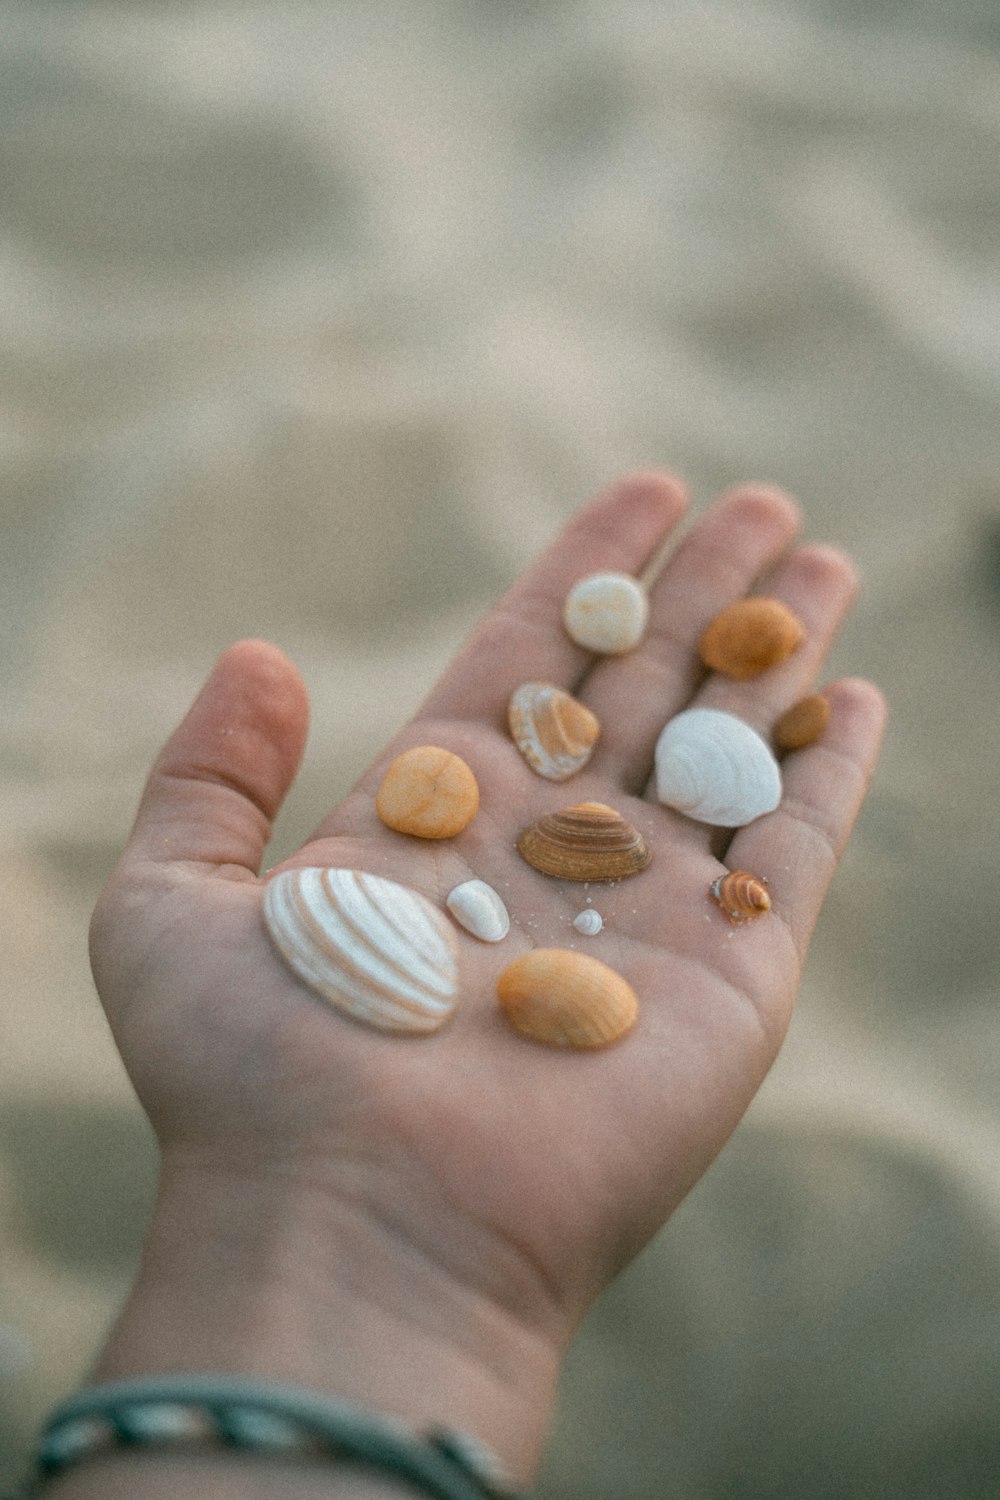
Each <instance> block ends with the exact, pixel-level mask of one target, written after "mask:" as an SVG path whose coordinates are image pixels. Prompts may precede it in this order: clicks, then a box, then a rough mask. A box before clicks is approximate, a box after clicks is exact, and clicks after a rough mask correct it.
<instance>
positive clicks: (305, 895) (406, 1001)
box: [264, 867, 458, 1032]
mask: <svg viewBox="0 0 1000 1500" xmlns="http://www.w3.org/2000/svg"><path fill="white" fill-rule="evenodd" d="M264 923H265V926H266V928H267V931H268V934H269V936H270V938H271V940H272V942H273V943H274V945H275V947H276V948H277V950H278V952H279V953H280V954H281V956H282V958H283V959H284V960H285V962H286V963H287V964H288V967H289V968H290V969H291V970H292V972H293V973H294V974H295V975H296V976H297V977H298V978H299V979H301V980H302V981H303V983H304V984H306V985H308V986H309V988H310V989H312V990H314V991H315V992H316V993H317V994H318V995H322V997H323V998H324V999H325V1000H328V1001H329V1002H330V1004H331V1005H334V1006H336V1007H337V1009H339V1010H342V1011H345V1012H346V1013H347V1014H348V1015H351V1016H353V1017H354V1018H355V1020H358V1021H365V1022H367V1024H368V1025H370V1026H376V1027H378V1028H379V1029H380V1030H382V1031H397V1032H427V1031H436V1030H437V1029H438V1027H440V1026H443V1025H444V1023H445V1022H446V1021H447V1020H448V1018H449V1017H450V1015H451V1013H452V1011H453V1010H454V1008H455V1002H456V1000H457V999H458V962H457V958H456V952H457V945H456V940H455V935H454V933H453V932H452V930H451V928H450V927H449V925H448V922H447V920H446V919H445V917H444V916H443V914H442V913H441V912H439V911H438V910H437V909H436V908H435V907H434V906H432V905H431V903H430V902H429V901H427V900H425V899H424V897H423V896H421V895H418V893H417V892H416V891H411V890H410V889H409V888H408V887H407V886H403V885H397V883H396V882H395V881H394V880H386V879H384V878H383V877H382V876H381V875H369V874H366V873H365V872H364V871H361V870H331V869H318V868H314V867H309V868H307V869H301V870H283V871H282V872H281V873H280V874H279V875H275V876H274V878H273V879H272V880H271V881H270V882H269V884H268V886H267V888H266V890H265V892H264Z"/></svg>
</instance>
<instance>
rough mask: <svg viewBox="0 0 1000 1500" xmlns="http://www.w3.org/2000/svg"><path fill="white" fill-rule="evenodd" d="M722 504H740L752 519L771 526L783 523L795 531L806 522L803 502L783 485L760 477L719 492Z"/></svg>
mask: <svg viewBox="0 0 1000 1500" xmlns="http://www.w3.org/2000/svg"><path fill="white" fill-rule="evenodd" d="M719 504H721V505H737V506H738V507H739V508H740V510H741V511H742V512H743V514H744V515H746V516H747V518H748V519H755V520H757V521H759V522H760V523H762V524H765V525H768V526H774V525H783V526H784V528H785V529H786V530H787V531H788V532H789V533H790V534H792V535H794V533H795V532H796V531H797V530H798V529H799V527H800V526H801V525H802V507H801V505H800V504H799V502H798V501H797V500H796V498H795V496H794V495H792V494H790V493H789V492H788V490H785V489H782V488H781V486H780V485H776V484H762V483H759V482H756V481H750V482H746V483H743V484H737V485H733V486H731V487H730V488H729V489H727V490H724V491H723V492H722V494H721V495H720V496H719Z"/></svg>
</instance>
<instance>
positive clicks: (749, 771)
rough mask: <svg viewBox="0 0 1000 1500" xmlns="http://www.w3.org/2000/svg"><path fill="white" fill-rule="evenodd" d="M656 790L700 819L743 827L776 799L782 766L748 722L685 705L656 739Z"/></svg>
mask: <svg viewBox="0 0 1000 1500" xmlns="http://www.w3.org/2000/svg"><path fill="white" fill-rule="evenodd" d="M655 758H656V795H657V796H658V797H659V799H660V801H661V802H664V803H666V805H667V806H668V807H673V808H676V809H677V811H678V812H682V813H686V814H687V816H688V817H689V818H695V819H696V820H697V821H698V822H699V823H712V824H715V825H717V826H718V827H720V828H742V827H743V825H744V824H745V823H751V822H753V820H754V818H759V817H760V816H761V814H762V813H769V812H773V811H774V809H775V808H776V807H777V805H778V803H779V802H780V801H781V771H780V769H779V767H778V762H777V761H776V760H775V758H774V756H773V755H772V754H771V751H770V748H769V747H768V745H767V744H766V742H765V741H764V740H762V739H761V737H760V735H759V734H757V732H756V731H755V730H753V729H751V728H750V725H749V724H746V723H744V721H743V720H742V719H738V718H736V716H735V715H734V714H727V713H723V712H722V711H721V710H720V709H715V708H689V709H687V710H686V711H685V712H684V713H681V714H678V715H677V716H676V718H673V719H670V720H669V721H668V723H667V724H666V725H665V726H664V728H663V729H662V731H661V732H660V737H659V739H658V740H657V742H656V757H655Z"/></svg>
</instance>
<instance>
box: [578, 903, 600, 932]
mask: <svg viewBox="0 0 1000 1500" xmlns="http://www.w3.org/2000/svg"><path fill="white" fill-rule="evenodd" d="M573 926H574V927H575V928H576V930H577V932H582V933H583V934H584V936H585V937H596V936H597V934H598V933H599V932H600V930H601V928H602V927H603V926H604V918H603V917H602V916H601V914H600V912H599V911H597V910H596V909H595V908H594V907H593V906H588V907H587V908H586V910H584V911H579V912H577V914H576V916H575V917H574V918H573Z"/></svg>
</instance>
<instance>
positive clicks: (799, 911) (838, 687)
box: [725, 677, 886, 955]
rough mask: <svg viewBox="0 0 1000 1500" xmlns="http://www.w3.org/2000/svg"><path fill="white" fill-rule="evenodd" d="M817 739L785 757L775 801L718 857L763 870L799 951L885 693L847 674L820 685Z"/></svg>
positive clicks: (853, 802) (869, 761)
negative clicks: (822, 717) (822, 712)
mask: <svg viewBox="0 0 1000 1500" xmlns="http://www.w3.org/2000/svg"><path fill="white" fill-rule="evenodd" d="M823 691H824V696H825V697H826V698H828V699H829V702H830V709H831V712H830V721H829V723H828V725H827V727H826V729H825V730H824V733H823V737H822V739H821V740H820V741H819V742H818V743H817V744H815V745H812V746H810V747H809V748H808V749H806V750H797V751H794V752H793V753H792V754H790V755H789V756H787V757H786V759H785V762H784V766H783V780H784V790H783V792H782V798H781V805H780V806H779V807H778V809H777V810H776V811H775V812H773V813H770V814H768V815H767V816H766V817H763V818H759V819H757V821H756V822H754V823H749V824H748V825H747V826H746V827H745V828H741V829H739V830H738V831H737V833H736V834H735V835H734V836H733V838H732V840H731V842H730V844H729V849H728V852H727V853H726V855H725V863H726V864H727V865H728V866H729V868H730V869H731V870H735V869H743V870H752V871H753V872H754V873H755V874H760V875H765V876H766V877H767V880H768V883H769V889H770V893H771V898H772V901H773V903H774V911H775V913H777V914H779V915H781V917H782V918H783V919H784V921H785V922H786V924H787V926H788V928H789V930H790V932H791V934H792V937H793V939H794V941H795V945H796V947H797V948H798V950H799V953H800V954H802V955H804V954H805V950H806V946H807V944H808V942H809V938H810V936H811V934H812V930H813V928H814V926H815V925H816V918H817V917H818V916H819V911H820V907H821V906H822V904H823V899H824V897H825V895H826V892H827V888H828V887H829V884H830V881H831V880H832V879H833V875H834V872H835V871H836V868H837V865H838V864H839V862H840V857H841V855H842V854H843V852H844V849H845V847H846V845H847V840H848V838H849V837H850V833H851V829H852V828H853V827H854V823H855V820H856V818H857V816H858V813H859V812H860V810H861V805H862V803H863V802H864V799H865V795H866V793H867V791H868V787H869V785H870V782H871V779H872V775H873V773H874V770H875V763H876V761H877V759H878V753H879V747H880V745H881V741H882V733H883V730H884V727H885V718H886V708H885V700H884V699H883V697H882V694H881V693H880V692H879V690H878V688H876V687H875V686H874V685H873V684H872V683H870V682H866V681H864V680H863V679H861V678H856V677H849V678H844V679H842V680H841V681H839V682H835V683H832V684H831V685H830V686H829V687H827V688H824V690H823Z"/></svg>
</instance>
